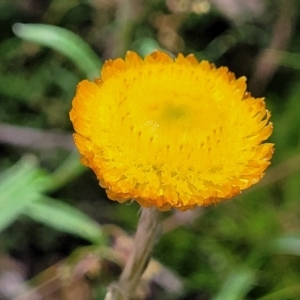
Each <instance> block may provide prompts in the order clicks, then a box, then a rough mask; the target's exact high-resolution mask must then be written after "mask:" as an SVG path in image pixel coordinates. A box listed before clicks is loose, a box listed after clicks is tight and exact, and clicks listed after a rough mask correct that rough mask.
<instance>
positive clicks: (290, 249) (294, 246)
mask: <svg viewBox="0 0 300 300" xmlns="http://www.w3.org/2000/svg"><path fill="white" fill-rule="evenodd" d="M271 246H272V248H271V249H273V250H274V251H275V253H278V254H291V255H297V256H300V237H299V236H286V237H285V236H283V237H281V238H277V239H275V240H274V241H273V242H271Z"/></svg>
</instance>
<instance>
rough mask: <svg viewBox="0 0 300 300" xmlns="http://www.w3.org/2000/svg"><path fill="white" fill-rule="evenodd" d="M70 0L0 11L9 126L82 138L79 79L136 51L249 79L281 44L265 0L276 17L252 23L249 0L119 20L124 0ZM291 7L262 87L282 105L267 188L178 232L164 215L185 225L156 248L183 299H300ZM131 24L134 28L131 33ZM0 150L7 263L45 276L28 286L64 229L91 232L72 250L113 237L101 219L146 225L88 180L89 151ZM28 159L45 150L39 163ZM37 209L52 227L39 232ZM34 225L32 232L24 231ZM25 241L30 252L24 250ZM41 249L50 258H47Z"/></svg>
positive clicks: (272, 103) (172, 5)
mask: <svg viewBox="0 0 300 300" xmlns="http://www.w3.org/2000/svg"><path fill="white" fill-rule="evenodd" d="M62 2H63V5H61V6H60V5H58V4H59V3H58V1H45V2H43V3H42V2H38V1H37V0H36V1H34V0H32V1H28V2H27V3H26V5H25V4H24V3H25V2H22V1H17V0H14V1H8V0H7V1H2V2H1V3H0V12H1V11H2V12H3V11H4V10H3V9H5V11H6V12H7V13H6V14H4V13H0V25H1V28H3V29H4V30H2V31H1V33H0V72H1V76H0V99H1V100H0V101H1V102H0V103H1V108H0V120H1V122H6V123H11V124H15V125H19V126H20V127H25V126H31V127H35V128H38V129H40V130H45V133H46V130H49V129H51V130H52V131H53V130H54V131H55V130H58V131H64V132H68V133H69V134H71V132H72V129H71V126H70V123H69V120H68V111H69V109H70V106H71V99H72V97H73V95H74V91H75V87H76V84H77V82H78V81H79V80H80V79H81V78H83V77H89V78H92V77H94V76H97V75H98V73H99V71H100V70H99V68H100V65H101V63H102V60H105V59H107V58H110V57H112V56H113V55H115V53H118V52H124V49H133V50H136V51H138V52H139V53H140V54H141V55H145V54H147V53H149V52H151V51H153V50H154V49H155V48H161V49H164V50H166V51H169V52H171V53H176V52H178V51H182V52H184V53H189V52H193V53H195V54H196V55H197V57H198V58H209V59H211V60H213V61H214V63H216V64H217V65H221V64H225V65H228V66H229V67H230V69H231V70H232V71H234V72H235V73H236V74H238V75H244V74H245V75H247V76H248V78H249V79H250V80H251V79H253V77H251V76H254V75H253V74H254V73H255V72H254V71H253V67H254V66H255V58H256V57H258V55H259V54H260V53H262V52H263V51H264V50H265V49H269V47H270V44H269V42H270V41H271V40H272V36H271V32H272V30H271V29H272V28H273V24H274V23H276V20H277V18H279V17H280V16H281V11H282V10H283V8H282V5H281V4H280V3H281V2H280V1H274V2H272V1H263V2H262V3H263V4H264V5H265V10H263V11H262V12H261V14H254V13H253V14H252V15H251V10H250V9H248V10H246V11H245V10H243V7H245V6H243V5H246V4H245V3H246V2H243V1H241V2H239V3H244V4H243V5H241V6H239V5H238V4H236V5H237V7H235V8H236V9H237V10H238V9H239V12H240V13H239V15H238V16H232V15H228V13H227V12H226V11H224V10H222V9H221V8H220V7H217V6H213V5H211V3H210V2H207V1H192V0H191V1H186V4H185V5H184V4H180V3H181V2H180V1H175V0H174V1H162V0H156V1H153V2H151V3H150V2H149V3H146V2H145V3H142V2H139V1H136V2H134V5H132V7H131V8H130V10H131V11H130V14H133V15H134V16H135V17H132V16H131V15H130V16H126V15H122V14H121V15H120V14H116V12H117V11H118V10H119V12H120V7H118V4H117V3H118V2H114V1H111V2H110V1H109V2H108V1H90V2H81V1H72V2H67V1H62ZM201 3H202V4H201ZM255 3H256V2H255ZM257 3H258V2H257ZM257 3H256V5H257V7H258V6H259V4H257ZM291 3H294V10H293V13H294V15H293V16H285V17H286V18H288V17H290V18H291V19H292V20H293V27H294V32H293V34H292V37H291V39H290V40H289V42H288V44H286V49H269V50H268V51H270V52H272V53H273V55H274V54H276V57H275V58H276V59H274V60H272V61H269V62H267V63H269V64H270V63H273V64H274V65H275V71H276V72H275V73H274V74H273V75H272V76H271V77H270V78H268V79H266V82H267V84H266V88H265V90H264V91H263V93H262V94H263V95H264V96H266V102H267V107H268V108H269V109H270V110H271V111H272V122H273V123H274V133H273V135H272V137H271V139H270V140H271V142H274V143H275V144H276V152H275V155H274V158H273V160H272V162H273V163H272V166H271V168H270V169H269V170H268V171H267V176H266V184H261V186H258V187H253V189H250V190H249V191H247V192H246V193H244V194H242V195H241V196H239V197H237V198H236V199H233V200H231V201H228V202H227V203H222V204H220V205H218V206H216V207H208V208H201V209H200V211H197V212H195V213H198V214H199V216H198V218H196V221H195V222H193V223H192V224H190V223H189V222H188V220H187V221H186V223H185V224H184V225H183V226H182V225H181V222H180V221H178V225H176V220H177V219H176V215H175V214H172V213H169V214H165V217H166V218H171V217H173V219H172V220H173V222H174V226H173V227H174V228H175V229H174V230H172V231H170V232H167V233H166V234H165V235H164V236H163V237H162V239H161V241H160V242H159V244H158V245H157V248H156V249H155V253H154V254H155V257H156V258H157V259H158V260H159V261H160V262H161V263H162V264H163V265H165V266H167V267H169V268H170V269H171V270H172V272H174V273H175V274H177V275H179V277H180V278H181V279H182V281H183V282H184V283H185V291H184V294H183V295H178V296H176V295H172V296H170V297H171V298H170V299H182V300H184V299H191V300H192V299H214V300H216V299H218V300H219V299H226V300H230V299H233V300H234V299H237V300H238V299H261V300H262V299H263V300H271V299H298V298H300V288H299V282H300V272H299V266H300V244H299V241H300V221H299V220H300V185H299V182H300V173H299V169H300V155H299V146H300V145H299V143H300V138H299V137H300V123H299V122H300V118H299V117H298V113H299V111H300V102H299V99H300V88H299V78H300V73H299V72H300V70H299V65H300V59H299V57H300V56H299V53H297V50H298V45H299V43H300V35H299V33H298V31H297V29H298V28H299V26H300V19H299V13H298V11H300V10H299V9H300V4H299V3H298V2H293V1H291ZM205 5H206V6H205ZM207 5H208V6H207ZM205 7H206V9H207V7H208V8H209V9H208V10H205ZM1 8H2V9H1ZM201 9H202V10H201ZM54 12H56V13H55V15H54ZM74 16H76V18H74ZM120 17H122V20H119V19H117V18H120ZM17 22H21V23H22V25H21V24H19V25H15V27H13V28H14V31H15V33H16V34H17V35H18V36H19V37H21V38H23V39H24V40H21V39H19V38H17V37H15V36H14V33H13V31H12V29H11V28H12V26H13V25H14V24H15V23H17ZM124 22H125V24H126V22H130V26H128V27H126V30H125V29H124V31H119V29H120V26H123V25H122V24H124ZM25 23H30V24H29V25H25ZM33 23H36V24H33ZM120 24H121V25H120ZM125 31H126V32H125ZM122 32H123V33H122ZM273 33H274V32H273ZM120 35H121V36H120ZM123 35H126V36H123ZM79 36H80V37H81V38H79ZM84 41H85V42H84ZM116 43H122V44H119V45H116ZM87 45H89V46H87ZM45 46H47V47H45ZM290 49H291V50H290ZM98 57H100V58H101V59H100V58H98ZM262 80H263V79H262ZM259 96H260V95H259ZM0 126H1V123H0ZM45 136H46V135H45ZM0 138H1V137H0ZM0 142H1V143H2V144H1V148H0V155H1V160H0V170H1V175H0V180H1V182H0V192H1V200H0V203H1V210H0V228H1V229H2V232H1V235H0V238H1V242H2V243H1V244H2V247H1V253H0V255H15V256H16V257H17V258H19V259H20V260H22V262H23V264H24V265H25V266H26V267H27V268H29V269H33V270H35V271H34V272H32V273H31V274H29V275H28V278H30V277H31V276H32V275H35V274H37V273H38V272H41V271H43V270H42V269H39V267H38V266H39V265H43V266H44V265H50V264H51V263H53V260H52V257H53V255H54V253H58V252H59V251H61V250H58V249H57V248H56V247H57V246H55V243H54V242H52V243H51V240H49V239H47V238H46V237H47V235H49V236H52V235H54V236H55V235H56V233H55V232H56V230H62V231H65V232H67V233H69V234H70V233H71V234H73V235H74V236H77V237H80V239H76V238H75V237H74V240H73V243H74V244H73V245H74V246H73V248H72V250H76V249H77V248H78V247H80V246H81V245H82V244H84V242H83V241H82V240H81V238H83V239H86V240H88V241H89V242H90V243H94V244H97V243H98V242H99V241H100V242H101V243H103V242H104V241H103V240H102V237H103V236H102V233H101V227H100V225H99V224H98V223H97V222H96V221H98V222H100V223H101V224H103V223H114V224H118V225H120V226H121V227H122V228H125V229H126V230H128V231H130V232H132V231H133V230H134V226H135V223H136V221H137V218H138V207H137V206H136V205H123V206H121V205H119V204H117V203H112V202H110V201H106V200H105V199H103V191H100V188H99V187H98V184H97V180H96V179H95V177H94V175H92V173H90V172H89V173H85V174H83V170H84V169H83V168H82V167H81V166H80V164H79V161H78V157H77V155H75V154H70V153H68V152H67V151H65V152H63V154H62V153H61V152H59V151H58V150H57V149H51V150H48V151H45V150H41V149H40V148H39V147H35V145H33V148H32V149H28V148H24V147H23V146H22V145H20V146H19V147H18V146H15V145H14V146H12V145H10V144H8V143H6V142H5V141H3V140H0ZM28 153H30V154H34V156H29V157H31V158H30V159H29V161H28V156H27V154H28ZM22 157H23V159H22V160H21V161H20V162H17V161H19V159H20V158H22ZM33 157H37V158H34V159H33V160H32V158H33ZM291 159H292V163H288V162H289V161H290V160H291ZM37 160H38V161H37ZM26 161H27V163H25V164H24V165H23V163H24V162H26ZM298 162H299V163H298ZM53 170H54V171H53ZM268 173H270V174H271V175H270V176H271V177H268ZM37 198H38V199H37ZM50 198H51V199H50ZM39 199H40V200H39ZM58 199H60V200H58ZM51 201H53V202H51ZM58 201H61V202H58ZM34 203H36V205H35V206H34ZM83 211H84V212H85V213H83ZM47 212H48V213H49V218H48V217H47ZM63 213H65V215H61V214H63ZM25 215H26V216H29V217H30V218H31V219H34V220H35V221H38V222H42V223H43V224H44V225H47V226H48V227H43V228H45V229H44V230H42V231H39V230H38V226H36V225H31V224H33V221H32V220H30V219H29V218H27V217H25ZM88 215H90V216H91V217H92V218H94V219H96V221H94V220H92V219H91V218H90V217H88ZM72 216H73V217H74V219H72ZM70 218H71V219H70ZM56 220H59V221H60V222H56ZM13 222H14V224H13V225H11V224H12V223H13ZM24 222H25V224H27V225H26V226H29V228H30V230H31V232H32V236H31V235H28V234H26V233H25V231H24V228H23V226H24ZM81 222H82V223H81ZM34 224H36V223H34ZM9 225H11V227H8V228H7V226H9ZM30 226H31V227H30ZM86 226H87V227H86ZM89 226H91V227H90V229H88V228H89ZM4 228H6V229H5V230H4ZM87 232H88V233H87ZM45 233H46V234H45ZM17 237H19V239H18V238H17ZM64 237H68V238H66V239H65V238H64ZM20 240H22V241H23V243H24V244H26V245H27V244H28V245H32V246H31V247H27V248H26V249H25V247H24V249H21V248H22V247H20V246H19V241H20ZM47 240H48V241H47ZM65 240H66V241H65ZM67 241H69V236H68V235H64V236H62V238H59V242H57V243H59V244H60V247H62V248H65V249H68V251H69V248H68V245H67ZM36 249H38V250H39V251H38V252H42V255H39V256H38V257H36V254H35V251H36ZM41 249H43V251H42V250H41ZM45 249H46V250H45ZM61 252H64V251H61ZM16 253H17V254H16ZM67 254H68V253H67ZM67 254H64V255H67ZM24 257H35V260H34V262H31V261H30V260H28V261H27V260H26V259H24ZM58 257H59V258H62V257H63V255H61V254H60V255H58ZM33 264H34V265H33ZM33 273H34V274H33ZM0 274H1V266H0ZM96 293H97V291H95V294H96ZM98 293H100V292H99V291H98ZM163 297H164V299H168V297H169V296H168V295H165V294H164V296H163ZM152 299H154V298H152Z"/></svg>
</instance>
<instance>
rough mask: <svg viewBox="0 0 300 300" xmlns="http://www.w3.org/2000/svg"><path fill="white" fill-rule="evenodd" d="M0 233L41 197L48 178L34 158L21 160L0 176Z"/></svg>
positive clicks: (29, 157)
mask: <svg viewBox="0 0 300 300" xmlns="http://www.w3.org/2000/svg"><path fill="white" fill-rule="evenodd" d="M0 178H1V179H2V180H1V182H0V207H1V209H0V232H1V231H2V230H3V229H5V228H6V227H7V226H9V225H10V224H11V223H13V222H14V221H15V220H16V219H17V218H18V217H19V215H20V214H21V212H22V211H23V210H24V209H25V207H26V206H27V205H28V204H29V203H31V202H33V201H35V200H38V199H39V197H40V194H39V192H40V191H41V190H43V189H44V188H45V187H46V185H47V180H48V176H47V175H46V174H45V173H44V172H41V170H40V169H39V168H38V166H37V162H36V160H35V158H34V157H32V156H28V157H24V158H23V159H21V160H20V161H19V162H17V163H16V164H15V165H14V166H13V167H11V168H9V169H8V170H6V171H5V172H3V173H2V174H1V176H0Z"/></svg>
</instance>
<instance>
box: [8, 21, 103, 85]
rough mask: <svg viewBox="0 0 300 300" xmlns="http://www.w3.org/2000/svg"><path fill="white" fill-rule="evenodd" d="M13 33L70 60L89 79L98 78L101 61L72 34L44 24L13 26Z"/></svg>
mask: <svg viewBox="0 0 300 300" xmlns="http://www.w3.org/2000/svg"><path fill="white" fill-rule="evenodd" d="M13 31H14V33H15V34H16V35H17V36H18V37H20V38H22V39H24V40H27V41H31V42H34V43H37V44H40V45H42V46H46V47H50V48H51V49H53V50H56V51H59V52H60V53H62V54H64V55H66V56H67V57H68V58H70V59H71V60H72V61H73V62H74V63H75V64H76V65H77V66H78V67H79V68H80V69H81V70H82V71H84V72H85V73H86V75H87V77H89V78H90V79H93V78H95V77H99V72H100V67H101V65H102V62H101V60H100V59H99V58H98V56H97V55H96V54H95V52H94V51H93V50H92V49H91V47H90V46H89V45H88V44H87V43H86V42H85V41H83V40H82V39H81V38H80V37H79V36H77V35H76V34H74V33H73V32H71V31H69V30H67V29H64V28H61V27H57V26H53V25H45V24H22V23H16V24H14V25H13Z"/></svg>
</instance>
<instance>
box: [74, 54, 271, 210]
mask: <svg viewBox="0 0 300 300" xmlns="http://www.w3.org/2000/svg"><path fill="white" fill-rule="evenodd" d="M70 117H71V121H72V123H73V125H74V128H75V131H76V133H75V134H74V140H75V144H76V146H77V148H78V150H79V152H80V154H81V157H82V158H81V161H82V163H83V164H84V165H86V166H88V167H90V168H92V169H93V170H94V172H95V173H96V175H97V178H98V180H99V182H100V185H101V186H102V187H104V188H105V189H106V191H107V195H108V197H109V198H110V199H112V200H117V201H119V202H125V201H127V200H130V199H135V200H136V201H138V202H139V203H140V204H141V205H143V206H156V207H158V208H159V209H160V210H168V209H170V208H172V207H174V208H178V209H180V210H186V209H189V208H192V207H194V206H196V205H209V204H212V203H217V202H220V201H223V200H225V199H229V198H232V197H233V196H235V195H237V194H239V193H240V192H241V191H242V190H244V189H246V188H248V187H250V186H251V185H253V184H255V183H257V182H258V181H259V180H260V179H261V178H262V177H263V175H264V174H263V172H264V170H265V169H266V168H267V166H268V165H269V164H270V161H269V160H270V159H271V157H272V153H273V144H270V143H262V142H263V141H264V140H266V139H267V138H268V137H269V136H270V135H271V133H272V123H270V122H269V118H270V113H269V112H268V111H267V110H266V108H265V103H264V99H263V98H257V99H256V98H253V97H252V96H251V95H250V93H248V92H246V78H245V77H241V78H239V79H236V78H235V76H234V74H233V73H231V72H229V71H228V69H227V68H226V67H221V68H216V67H215V66H214V65H212V64H210V63H208V62H207V61H201V62H198V61H197V60H196V58H195V57H194V56H193V55H188V56H186V57H184V56H183V55H182V54H179V55H178V56H177V57H176V58H175V60H173V59H172V58H171V57H170V56H169V55H167V54H165V53H163V52H160V51H157V52H154V53H152V54H150V55H148V56H146V57H145V59H144V60H143V59H141V58H140V57H139V56H138V55H137V54H136V53H135V52H128V53H127V55H126V58H125V60H123V59H120V58H118V59H115V60H108V61H106V63H105V64H104V66H103V69H102V71H101V78H100V79H97V80H95V82H89V81H87V80H84V81H82V82H81V83H79V85H78V88H77V93H76V96H75V98H74V100H73V108H72V110H71V112H70Z"/></svg>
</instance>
